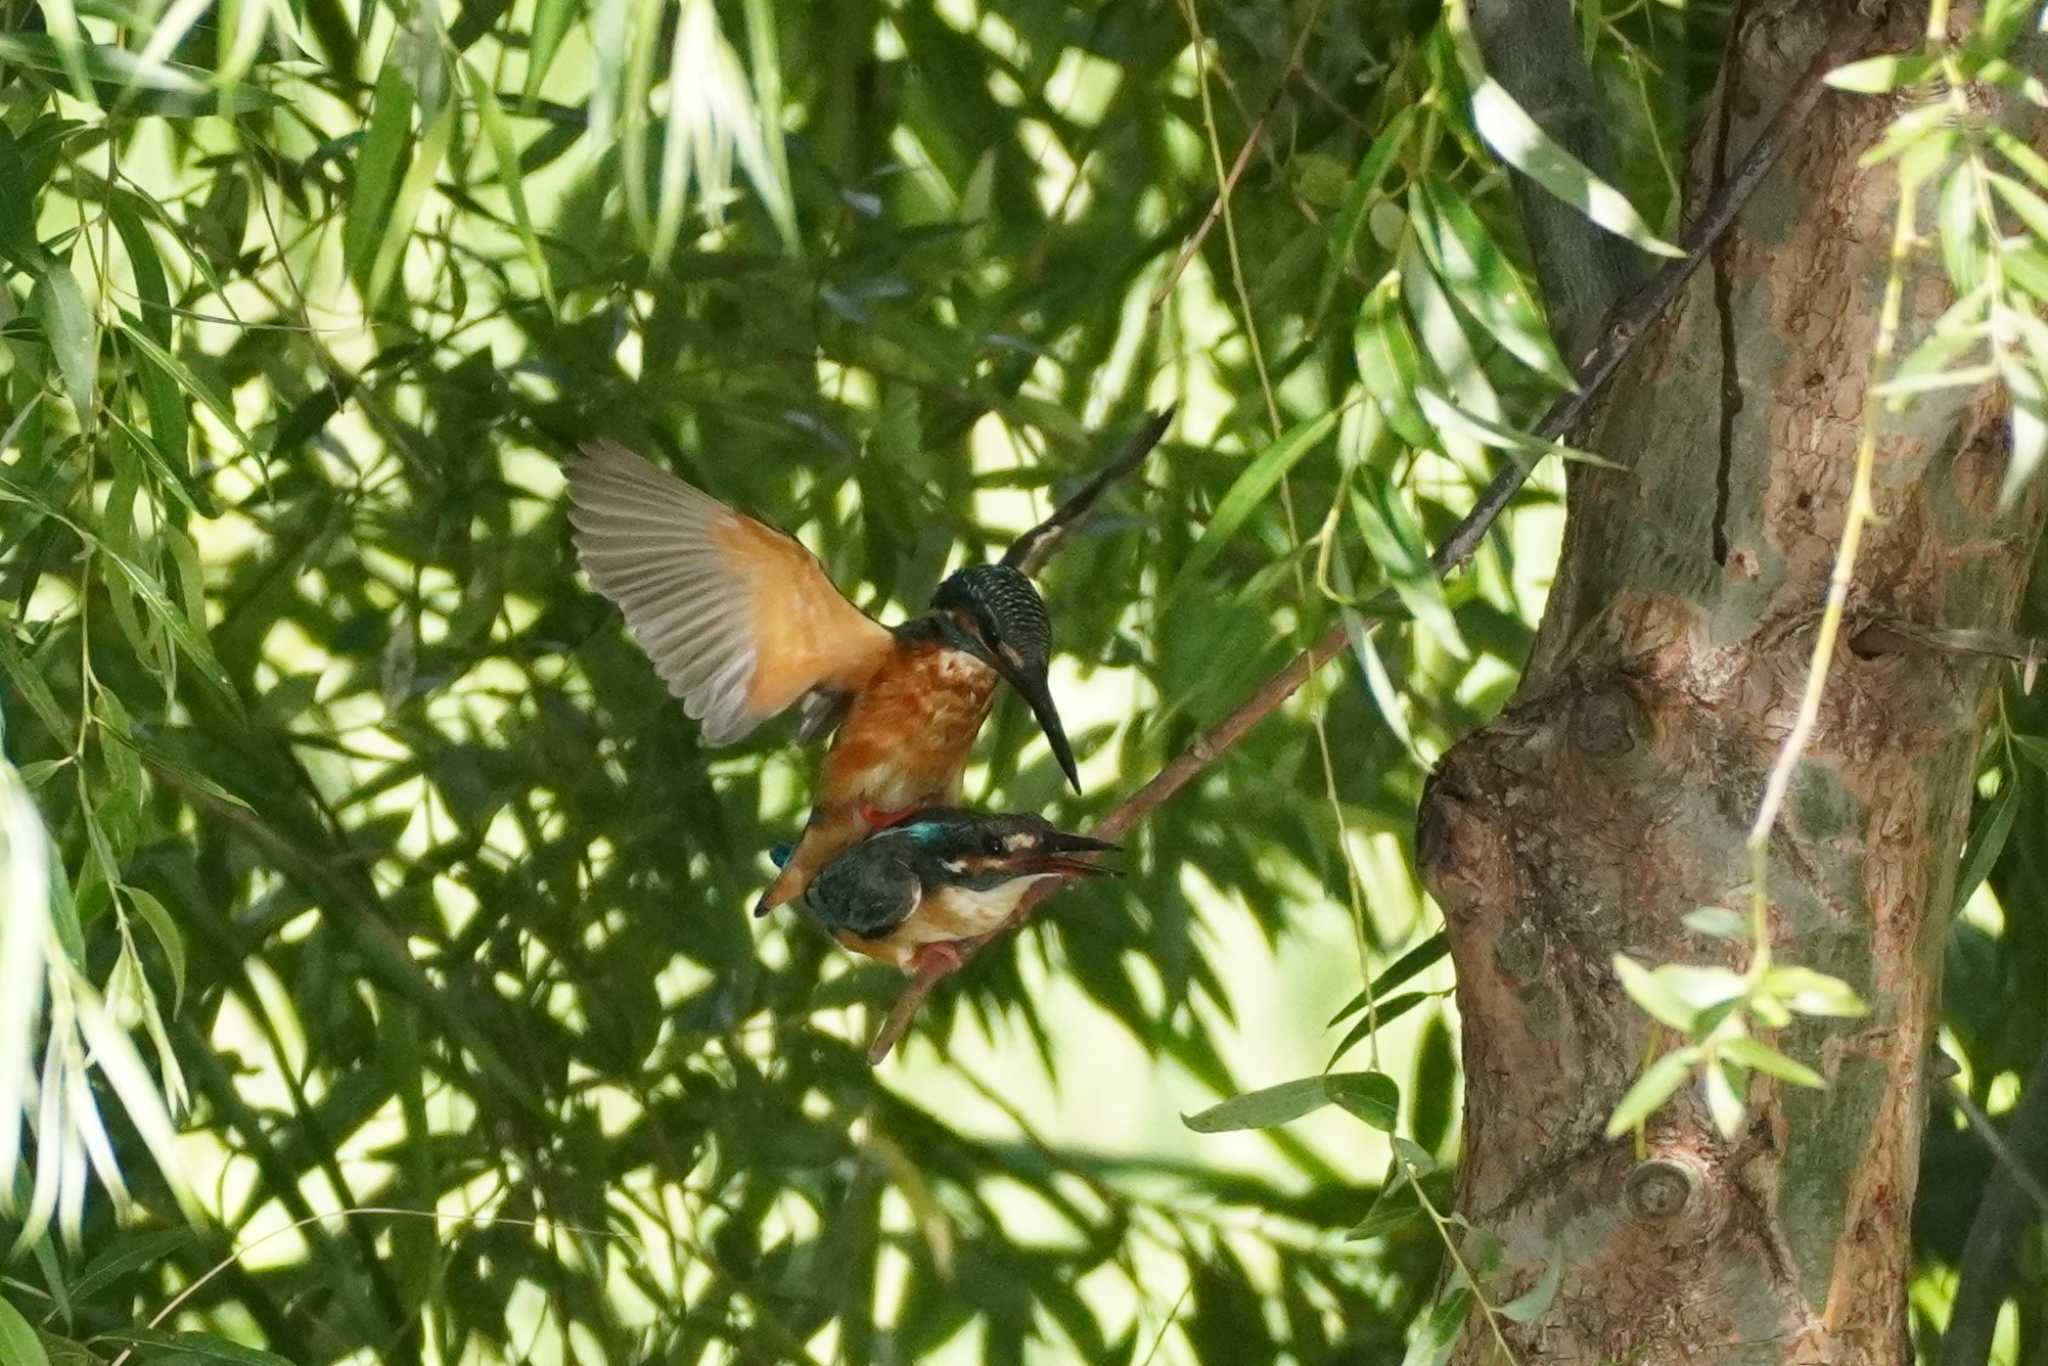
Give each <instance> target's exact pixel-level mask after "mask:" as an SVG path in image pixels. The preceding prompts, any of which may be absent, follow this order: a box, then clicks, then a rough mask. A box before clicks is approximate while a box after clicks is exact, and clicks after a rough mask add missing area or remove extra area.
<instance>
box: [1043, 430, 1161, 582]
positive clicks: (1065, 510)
mask: <svg viewBox="0 0 2048 1366" xmlns="http://www.w3.org/2000/svg"><path fill="white" fill-rule="evenodd" d="M1175 406H1176V405H1174V404H1171V403H1169V404H1167V405H1166V407H1165V408H1164V409H1163V410H1161V411H1159V412H1156V413H1154V414H1153V415H1152V416H1151V417H1149V418H1147V419H1145V425H1144V426H1142V427H1140V428H1138V430H1137V431H1135V432H1133V433H1132V434H1131V439H1130V440H1129V441H1127V442H1125V443H1124V448H1123V450H1122V451H1120V452H1118V453H1117V457H1116V459H1114V460H1112V461H1110V462H1109V463H1108V464H1107V465H1104V466H1103V467H1102V469H1101V470H1100V471H1098V472H1097V473H1096V475H1095V477H1094V478H1092V479H1090V480H1089V481H1088V482H1087V483H1085V484H1083V485H1081V487H1080V488H1078V489H1076V490H1075V491H1074V493H1073V495H1072V496H1071V497H1069V498H1068V499H1067V500H1066V501H1065V502H1064V503H1061V504H1060V505H1059V506H1058V507H1056V508H1054V509H1053V510H1052V515H1051V516H1050V517H1047V518H1046V519H1045V520H1044V521H1042V522H1040V523H1039V524H1038V525H1037V526H1035V527H1033V528H1031V530H1029V531H1027V532H1025V533H1024V534H1023V535H1021V536H1019V537H1018V538H1017V539H1016V540H1014V541H1012V542H1010V548H1009V549H1008V550H1006V551H1004V552H1003V563H1004V564H1006V565H1009V566H1010V567H1012V568H1013V569H1021V570H1023V571H1024V572H1025V573H1026V574H1036V573H1037V572H1038V571H1039V570H1040V569H1042V568H1044V566H1045V562H1046V561H1047V560H1048V559H1050V558H1051V557H1052V552H1053V551H1055V550H1057V549H1059V545H1060V542H1061V541H1062V540H1064V539H1065V538H1066V535H1067V533H1068V532H1070V531H1072V530H1073V529H1074V528H1075V527H1076V526H1078V525H1079V524H1080V523H1081V522H1083V521H1085V520H1086V519H1087V517H1088V514H1089V513H1091V512H1092V511H1094V509H1095V504H1096V501H1097V500H1098V499H1100V498H1101V497H1102V494H1103V491H1104V490H1105V489H1107V488H1108V487H1109V486H1110V485H1111V484H1114V483H1116V482H1117V481H1118V480H1119V479H1122V478H1124V477H1125V476H1126V475H1128V474H1130V473H1131V471H1133V470H1135V469H1137V468H1138V466H1140V465H1142V464H1144V463H1145V457H1146V456H1148V455H1150V454H1151V453H1152V448H1153V447H1154V446H1156V445H1158V444H1159V438H1160V437H1162V436H1165V435H1166V429H1167V428H1168V427H1169V426H1171V425H1172V423H1173V410H1174V407H1175Z"/></svg>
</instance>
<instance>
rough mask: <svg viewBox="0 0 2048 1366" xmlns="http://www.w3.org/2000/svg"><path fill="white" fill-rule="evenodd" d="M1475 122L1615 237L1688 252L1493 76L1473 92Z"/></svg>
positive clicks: (1505, 156)
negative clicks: (1555, 139)
mask: <svg viewBox="0 0 2048 1366" xmlns="http://www.w3.org/2000/svg"><path fill="white" fill-rule="evenodd" d="M1472 122H1473V124H1474V125H1475V126H1476V127H1477V128H1478V129H1479V135H1480V136H1481V137H1483V138H1485V139H1486V142H1487V145H1488V146H1490V147H1492V148H1493V150H1494V151H1496V152H1498V153H1499V154H1500V158H1501V160H1503V161H1505V162H1507V163H1508V165H1510V166H1512V167H1514V168H1515V169H1516V170H1518V171H1520V172H1521V173H1522V174H1523V175H1526V176H1528V177H1529V179H1531V180H1533V181H1535V182H1536V183H1537V184H1538V185H1541V186H1542V187H1543V188H1544V189H1546V190H1548V191H1549V192H1550V193H1551V194H1553V195H1555V196H1557V197H1558V198H1559V199H1561V200H1563V201H1564V202H1565V203H1567V204H1569V205H1571V206H1572V207H1573V208H1575V209H1577V210H1578V211H1579V212H1580V213H1583V214H1584V215H1586V217H1587V218H1589V219H1591V220H1592V221H1593V222H1595V223H1597V224H1599V225H1600V226H1601V227H1603V228H1605V229H1607V230H1608V231H1609V232H1611V233H1613V234H1615V235H1616V236H1617V237H1624V238H1627V239H1628V240H1629V241H1631V242H1633V243H1635V244H1636V245H1637V246H1639V247H1641V248H1642V249H1643V250H1644V251H1647V252H1652V253H1654V254H1656V255H1658V256H1683V255H1685V253H1684V252H1683V251H1681V250H1680V249H1679V248H1677V247H1675V246H1673V245H1672V244H1671V243H1669V242H1666V241H1665V240H1664V239H1663V238H1661V237H1659V236H1657V234H1656V233H1655V232H1653V231H1651V229H1650V225H1649V224H1648V223H1646V222H1644V221H1643V219H1642V216H1641V215H1640V214H1638V213H1637V212H1636V210H1635V206H1634V205H1632V204H1630V203H1629V202H1628V199H1627V197H1626V196H1625V195H1623V194H1622V193H1621V191H1619V190H1617V189H1615V188H1614V187H1613V186H1612V185H1609V184H1608V183H1607V182H1606V181H1604V180H1602V179H1600V177H1598V176H1596V175H1594V174H1593V172H1592V171H1591V170H1590V169H1589V168H1588V167H1587V166H1586V164H1585V163H1584V162H1582V161H1580V160H1579V159H1578V158H1577V157H1575V156H1573V155H1572V154H1571V153H1570V152H1567V151H1566V150H1565V149H1564V148H1562V147H1560V146H1558V145H1557V144H1556V143H1555V142H1553V141H1551V139H1550V137H1549V135H1548V134H1546V133H1545V132H1544V131H1543V130H1542V129H1541V128H1539V127H1537V125H1536V121H1535V120H1534V119H1532V118H1530V117H1529V115H1528V114H1527V113H1526V112H1524V111H1523V109H1522V106H1521V105H1519V104H1517V103H1516V102H1515V98H1514V96H1512V95H1510V94H1508V92H1507V91H1506V90H1505V89H1503V88H1502V87H1501V85H1500V83H1499V82H1498V81H1495V80H1494V79H1492V78H1491V77H1488V78H1487V79H1485V80H1483V81H1481V82H1480V83H1479V85H1478V86H1477V87H1476V88H1475V89H1474V90H1473V91H1472Z"/></svg>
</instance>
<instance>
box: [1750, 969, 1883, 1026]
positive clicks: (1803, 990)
mask: <svg viewBox="0 0 2048 1366" xmlns="http://www.w3.org/2000/svg"><path fill="white" fill-rule="evenodd" d="M1761 989H1762V990H1763V991H1765V992H1768V993H1769V994H1771V995H1772V996H1775V997H1777V998H1778V999H1779V1000H1780V1001H1782V1002H1784V1003H1785V1005H1786V1006H1787V1007H1788V1008H1789V1009H1791V1010H1793V1011H1795V1012H1797V1013H1798V1014H1801V1015H1831V1016H1836V1017H1840V1018H1844V1019H1847V1018H1853V1017H1855V1016H1858V1015H1867V1014H1869V1013H1870V1007H1868V1006H1867V1005H1865V1004H1864V1003H1863V998H1862V997H1860V996H1858V995H1857V994H1856V993H1855V992H1854V991H1853V990H1851V989H1850V987H1849V985H1848V984H1847V983H1846V982H1843V981H1842V980H1841V979H1840V978H1837V977H1830V976H1828V975H1827V974H1825V973H1821V972H1815V971H1814V970H1813V969H1811V968H1802V967H1793V966H1788V967H1781V968H1772V969H1771V970H1770V971H1769V972H1767V973H1765V974H1764V980H1763V985H1762V988H1761Z"/></svg>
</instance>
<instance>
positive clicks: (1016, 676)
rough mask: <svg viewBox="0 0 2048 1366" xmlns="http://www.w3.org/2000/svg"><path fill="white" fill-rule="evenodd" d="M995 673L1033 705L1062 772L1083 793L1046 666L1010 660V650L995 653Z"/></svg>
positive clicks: (1035, 714)
mask: <svg viewBox="0 0 2048 1366" xmlns="http://www.w3.org/2000/svg"><path fill="white" fill-rule="evenodd" d="M993 653H994V656H995V665H996V672H998V673H1000V674H1001V675H1002V676H1003V677H1004V678H1007V679H1009V680H1010V686H1011V687H1013V688H1015V689H1016V690H1017V692H1018V694H1019V695H1020V696H1021V697H1023V699H1024V700H1025V701H1026V702H1029V703H1030V704H1031V714H1032V715H1033V716H1036V717H1037V718H1038V728H1039V729H1040V730H1042V731H1044V732H1045V738H1046V740H1047V741H1048V742H1049V743H1050V744H1051V745H1052V757H1053V758H1055V759H1057V760H1059V761H1060V771H1061V772H1062V773H1065V774H1066V775H1067V781H1068V782H1070V783H1072V784H1073V785H1074V791H1076V792H1079V791H1080V790H1081V775H1080V774H1079V773H1078V772H1076V771H1075V768H1074V747H1073V746H1072V745H1070V744H1068V743H1067V728H1066V727H1065V726H1062V725H1061V724H1060V713H1059V708H1057V707H1055V706H1054V705H1053V704H1052V685H1051V684H1050V683H1048V682H1047V681H1046V677H1045V666H1044V665H1043V664H1041V665H1039V666H1038V667H1037V668H1035V669H1034V668H1032V667H1030V666H1029V665H1027V664H1024V663H1022V662H1021V661H1019V660H1016V659H1014V658H1012V657H1011V652H1010V651H1009V650H1007V649H999V650H996V651H994V652H993Z"/></svg>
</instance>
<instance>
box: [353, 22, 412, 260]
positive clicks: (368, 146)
mask: <svg viewBox="0 0 2048 1366" xmlns="http://www.w3.org/2000/svg"><path fill="white" fill-rule="evenodd" d="M412 107H413V89H412V82H411V81H409V80H407V79H406V75H405V70H404V65H403V63H400V62H398V61H395V60H387V61H386V62H385V63H384V70H383V71H382V72H381V73H380V74H379V75H378V77H377V88H376V91H375V93H374V94H372V95H371V97H370V126H369V130H368V132H367V133H365V135H364V137H363V142H362V146H361V147H360V148H359V149H358V150H357V152H356V175H355V193H354V194H353V195H351V196H350V198H349V203H348V219H347V222H346V224H345V226H344V227H343V229H342V236H341V242H342V261H343V263H344V264H345V265H346V266H347V268H348V273H349V275H350V276H351V277H352V278H353V279H354V280H355V281H356V287H357V288H358V289H361V290H362V291H363V292H364V294H365V295H366V296H367V295H368V293H369V283H370V267H371V264H372V263H373V262H374V261H375V260H376V258H377V254H378V244H379V243H381V242H382V241H383V240H384V237H385V234H386V233H387V232H388V231H389V230H390V226H391V222H390V220H391V202H392V200H393V199H395V198H396V197H397V195H398V177H399V167H400V166H401V165H403V164H404V161H405V153H406V149H407V148H408V147H409V146H410V145H411V144H412Z"/></svg>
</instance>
